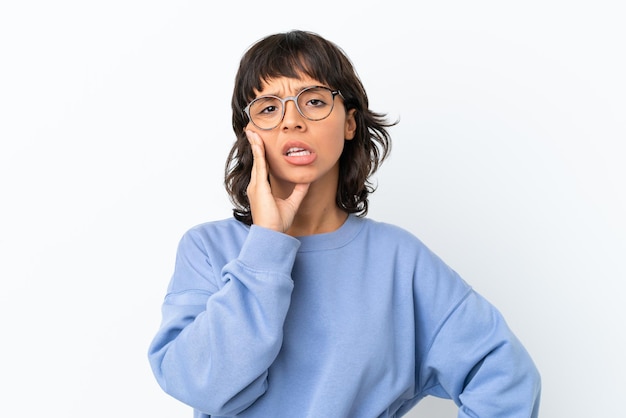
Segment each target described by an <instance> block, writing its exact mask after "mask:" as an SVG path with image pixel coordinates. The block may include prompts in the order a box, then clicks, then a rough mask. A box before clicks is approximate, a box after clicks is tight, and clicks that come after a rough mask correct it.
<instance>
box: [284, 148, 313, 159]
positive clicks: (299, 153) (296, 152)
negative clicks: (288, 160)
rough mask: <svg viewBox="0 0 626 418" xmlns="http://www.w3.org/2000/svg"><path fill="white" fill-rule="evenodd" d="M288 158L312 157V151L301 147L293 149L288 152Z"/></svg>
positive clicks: (286, 153)
mask: <svg viewBox="0 0 626 418" xmlns="http://www.w3.org/2000/svg"><path fill="white" fill-rule="evenodd" d="M285 155H286V156H287V157H303V156H305V155H311V151H309V150H308V149H305V148H300V147H291V148H289V149H288V150H287V151H286V152H285Z"/></svg>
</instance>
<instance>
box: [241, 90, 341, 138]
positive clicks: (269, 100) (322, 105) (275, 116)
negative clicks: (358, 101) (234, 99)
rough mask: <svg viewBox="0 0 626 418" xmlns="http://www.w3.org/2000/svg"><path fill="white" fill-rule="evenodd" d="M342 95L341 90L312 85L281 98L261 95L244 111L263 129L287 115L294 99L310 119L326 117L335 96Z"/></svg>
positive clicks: (275, 125)
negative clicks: (286, 109) (288, 105)
mask: <svg viewBox="0 0 626 418" xmlns="http://www.w3.org/2000/svg"><path fill="white" fill-rule="evenodd" d="M337 95H339V96H341V97H342V98H343V96H342V94H341V92H340V91H339V90H331V89H329V88H328V87H323V86H311V87H307V88H305V89H302V90H300V92H299V93H298V94H296V95H295V96H289V97H285V98H282V99H281V98H280V97H277V96H261V97H257V98H256V99H254V100H253V101H251V102H250V103H249V104H248V106H246V107H245V108H244V109H243V111H244V112H245V114H246V115H247V116H248V119H249V120H250V121H252V123H253V124H254V126H256V127H257V128H259V129H263V130H266V131H268V130H270V129H274V128H275V127H277V126H278V125H280V123H281V122H282V120H283V118H284V117H285V105H286V103H287V102H288V101H289V100H292V101H293V102H294V103H295V105H296V109H298V113H300V114H301V115H302V116H303V117H305V118H307V119H308V120H313V121H317V120H322V119H326V118H327V117H328V116H329V115H330V114H331V112H332V111H333V107H334V106H335V96H337Z"/></svg>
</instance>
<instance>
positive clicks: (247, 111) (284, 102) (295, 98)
mask: <svg viewBox="0 0 626 418" xmlns="http://www.w3.org/2000/svg"><path fill="white" fill-rule="evenodd" d="M312 89H324V90H328V91H329V92H330V94H332V101H331V103H330V111H329V112H328V115H326V116H324V117H323V118H318V119H313V118H310V117H308V116H307V115H305V114H304V113H303V112H302V109H300V106H299V105H298V99H299V98H300V95H301V94H302V93H304V92H306V91H309V90H312ZM335 96H340V97H341V99H342V100H345V99H344V97H343V94H341V91H339V90H332V89H331V88H330V87H326V86H309V87H305V88H303V89H302V90H300V91H299V92H298V94H296V95H295V96H288V97H282V98H281V97H278V96H274V95H272V94H268V95H265V96H259V97H257V98H256V99H254V100H252V101H251V102H250V103H248V105H247V106H246V107H245V108H244V109H243V112H244V113H245V114H246V116H247V117H248V120H249V121H250V122H252V124H253V125H254V126H256V127H257V128H259V129H261V130H263V131H271V130H272V129H274V128H276V127H277V126H278V125H280V124H281V123H282V121H283V119H284V118H285V109H286V108H287V102H288V101H290V100H291V101H292V102H293V103H294V104H295V105H296V109H297V110H298V113H299V114H300V115H301V116H302V117H303V118H305V119H307V120H311V121H320V120H324V119H326V118H327V117H329V116H330V114H331V113H333V109H334V108H335ZM262 99H277V100H278V101H280V103H281V105H282V112H281V115H280V119H279V120H278V122H276V125H274V126H272V127H271V128H262V127H260V126H259V125H257V124H256V123H254V120H253V119H252V117H251V116H250V107H251V106H252V105H253V104H254V103H255V102H256V101H258V100H262Z"/></svg>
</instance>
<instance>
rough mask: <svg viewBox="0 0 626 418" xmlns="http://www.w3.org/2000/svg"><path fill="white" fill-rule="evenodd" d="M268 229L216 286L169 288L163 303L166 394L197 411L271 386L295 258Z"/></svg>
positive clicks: (156, 351)
mask: <svg viewBox="0 0 626 418" xmlns="http://www.w3.org/2000/svg"><path fill="white" fill-rule="evenodd" d="M273 234H276V233H273ZM268 235H272V234H268V231H262V230H257V231H256V233H251V237H250V239H249V240H248V241H246V244H245V245H244V248H243V249H242V251H241V254H240V256H239V257H238V258H237V259H236V260H233V261H231V262H230V263H228V264H227V265H226V266H224V268H223V269H222V277H221V278H220V280H221V281H222V282H223V283H224V284H223V287H221V288H220V289H219V290H218V291H216V292H214V293H212V294H210V295H209V294H208V293H206V292H200V291H198V290H197V289H188V290H186V291H184V292H177V293H172V294H170V295H168V297H167V298H166V301H165V303H164V305H163V325H162V327H161V329H160V330H159V333H158V334H157V336H156V338H155V340H154V342H153V344H152V346H151V350H150V361H151V365H152V367H153V370H154V373H155V376H156V377H157V381H158V382H159V383H160V384H161V386H162V387H163V389H164V390H165V391H166V392H168V393H169V394H170V395H172V396H174V397H175V398H177V399H179V400H181V401H183V402H185V403H187V404H189V405H191V406H193V407H194V408H196V409H199V410H202V411H205V412H207V413H211V414H220V415H222V414H223V415H225V414H231V413H234V412H236V411H238V410H241V409H244V408H246V407H247V406H249V405H250V404H251V403H252V402H254V400H256V399H257V398H258V397H259V396H261V395H262V394H263V393H264V392H265V390H266V384H267V383H266V379H265V377H266V374H267V369H268V368H269V366H270V365H271V364H272V362H273V361H274V359H275V357H276V355H277V354H278V351H279V350H280V347H281V344H282V329H283V323H284V320H285V316H286V314H287V310H288V308H289V303H290V300H291V291H292V288H293V282H292V280H291V277H290V271H291V265H292V264H293V261H289V259H290V252H291V253H294V256H295V248H293V245H294V244H293V243H292V242H289V241H288V240H284V239H283V238H282V237H280V238H279V239H276V238H277V237H276V236H271V237H270V236H268ZM269 238H273V240H270V241H268V239H269ZM272 243H274V244H275V245H272ZM289 263H291V264H289Z"/></svg>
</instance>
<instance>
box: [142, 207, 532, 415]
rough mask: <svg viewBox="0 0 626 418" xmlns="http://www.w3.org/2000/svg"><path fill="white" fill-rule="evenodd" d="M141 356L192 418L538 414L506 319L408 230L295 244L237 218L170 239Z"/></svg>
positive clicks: (366, 230)
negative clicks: (171, 265)
mask: <svg viewBox="0 0 626 418" xmlns="http://www.w3.org/2000/svg"><path fill="white" fill-rule="evenodd" d="M162 315H163V317H162V324H161V326H160V329H159V330H158V332H157V334H156V336H155V338H154V340H153V341H152V344H151V345H150V349H149V360H150V364H151V367H152V370H153V372H154V375H155V376H156V379H157V381H158V383H159V384H160V386H161V387H162V388H163V390H164V391H165V392H167V393H168V394H170V395H171V396H173V397H174V398H176V399H179V400H180V401H182V402H184V403H186V404H188V405H190V406H191V407H193V409H194V417H196V418H206V417H246V418H252V417H254V418H281V417H285V418H307V417H310V418H376V417H400V416H402V415H404V414H406V413H407V412H408V411H409V410H410V409H411V408H412V407H413V406H414V405H415V404H417V402H419V400H420V399H422V398H424V397H425V396H427V395H433V396H437V397H443V398H450V399H452V400H453V401H454V402H455V403H456V404H457V405H458V406H459V414H458V416H459V418H461V417H463V418H465V417H473V418H475V417H480V418H498V417H507V418H509V417H511V418H512V417H519V418H522V417H523V418H528V417H537V414H538V407H539V397H540V378H539V374H538V372H537V369H536V367H535V365H534V364H533V361H532V359H531V358H530V356H529V355H528V353H527V352H526V350H525V349H524V347H523V346H522V344H520V342H519V341H518V339H517V338H516V337H515V336H514V335H513V333H512V332H511V330H510V329H509V328H508V326H507V324H506V323H505V320H504V319H503V318H502V315H501V314H500V313H499V312H498V310H497V309H495V308H494V307H493V306H492V305H491V304H490V303H489V302H487V301H486V300H485V299H484V298H483V297H481V296H480V295H479V294H477V293H476V292H475V291H474V290H472V288H471V287H470V286H468V285H467V283H465V282H464V281H463V280H462V279H461V278H460V277H459V276H458V275H457V273H455V272H454V271H453V270H452V269H450V268H449V267H448V266H447V265H446V264H444V263H443V262H442V261H441V260H440V259H439V258H438V257H437V256H436V255H434V254H433V253H432V252H431V251H429V249H428V248H426V247H425V246H424V244H423V243H422V242H420V241H419V240H418V239H417V238H416V237H415V236H413V235H412V234H410V233H409V232H407V231H405V230H403V229H401V228H399V227H396V226H393V225H389V224H385V223H380V222H375V221H373V220H370V219H367V218H359V217H357V216H354V215H350V216H349V217H348V219H347V221H346V222H345V223H344V225H343V226H342V227H341V228H339V229H338V230H337V231H334V232H331V233H326V234H319V235H311V236H305V237H298V238H294V237H291V236H288V235H286V234H281V233H278V232H275V231H271V230H268V229H264V228H261V227H258V226H255V225H253V226H251V227H249V226H246V225H245V224H242V223H240V222H238V221H236V220H235V219H227V220H222V221H217V222H210V223H206V224H202V225H199V226H196V227H194V228H192V229H190V230H189V231H188V232H187V233H186V234H184V236H183V238H182V239H181V241H180V245H179V248H178V252H177V258H176V265H175V270H174V274H173V277H172V279H171V282H170V284H169V287H168V291H167V295H166V297H165V300H164V303H163V306H162Z"/></svg>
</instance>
